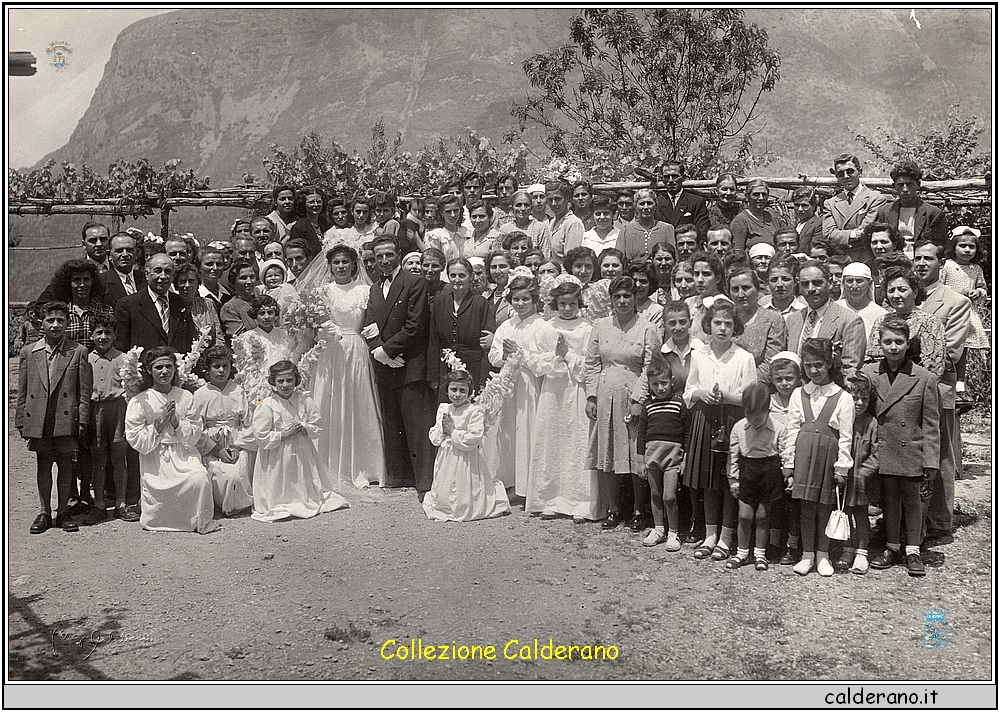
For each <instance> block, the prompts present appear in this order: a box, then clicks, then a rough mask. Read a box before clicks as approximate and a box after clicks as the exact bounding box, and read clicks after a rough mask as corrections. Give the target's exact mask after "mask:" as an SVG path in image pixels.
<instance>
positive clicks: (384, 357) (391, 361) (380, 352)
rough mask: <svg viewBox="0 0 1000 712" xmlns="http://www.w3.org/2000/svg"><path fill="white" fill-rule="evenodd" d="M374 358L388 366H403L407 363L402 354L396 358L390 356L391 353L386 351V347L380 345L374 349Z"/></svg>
mask: <svg viewBox="0 0 1000 712" xmlns="http://www.w3.org/2000/svg"><path fill="white" fill-rule="evenodd" d="M372 358H374V359H375V360H376V361H378V362H379V363H380V364H382V365H383V366H388V367H389V368H402V367H403V366H405V365H406V361H404V360H403V357H402V356H397V357H396V358H389V354H387V353H386V352H385V349H384V348H382V347H381V346H379V347H378V348H377V349H375V350H374V351H372Z"/></svg>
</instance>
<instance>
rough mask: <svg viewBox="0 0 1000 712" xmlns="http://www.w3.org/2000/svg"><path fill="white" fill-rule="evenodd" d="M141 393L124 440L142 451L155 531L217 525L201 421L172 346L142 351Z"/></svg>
mask: <svg viewBox="0 0 1000 712" xmlns="http://www.w3.org/2000/svg"><path fill="white" fill-rule="evenodd" d="M141 363H142V384H141V385H142V387H143V390H142V392H141V393H139V394H138V395H136V396H135V397H134V398H132V400H130V401H129V404H128V407H127V409H126V410H125V439H126V440H128V444H129V445H131V446H132V447H134V448H135V449H136V450H138V451H139V474H140V484H141V502H142V514H141V515H140V517H139V523H140V524H142V527H143V528H144V529H150V530H153V531H180V532H190V531H196V532H198V533H199V534H207V533H208V532H210V531H212V530H213V529H215V528H216V523H215V521H214V520H213V519H212V516H213V514H214V509H215V508H214V505H213V500H212V483H211V478H210V477H209V474H208V471H207V470H206V469H205V466H204V465H203V464H202V462H201V457H200V455H199V454H198V449H197V444H198V441H199V439H200V438H201V435H202V419H201V415H200V413H199V411H198V408H197V406H196V405H195V402H194V397H193V396H192V395H191V394H190V393H189V392H187V391H186V390H184V389H182V388H180V387H179V386H178V385H177V382H178V373H177V357H176V355H175V354H174V350H173V349H171V348H170V347H169V346H156V347H154V348H151V349H148V350H147V351H145V352H143V354H142V358H141Z"/></svg>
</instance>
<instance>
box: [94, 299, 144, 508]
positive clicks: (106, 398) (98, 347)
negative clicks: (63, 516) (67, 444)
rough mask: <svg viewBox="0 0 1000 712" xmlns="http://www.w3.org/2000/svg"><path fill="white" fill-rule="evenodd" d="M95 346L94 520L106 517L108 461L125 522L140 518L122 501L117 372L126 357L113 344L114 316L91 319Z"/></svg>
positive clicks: (121, 407) (121, 398) (124, 477)
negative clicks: (105, 487) (95, 513)
mask: <svg viewBox="0 0 1000 712" xmlns="http://www.w3.org/2000/svg"><path fill="white" fill-rule="evenodd" d="M90 328H91V338H92V339H93V340H94V350H93V351H92V352H91V353H90V355H88V356H87V360H88V361H89V362H90V367H91V369H92V370H93V372H94V389H93V395H92V398H91V407H90V454H91V457H92V458H93V471H92V473H93V474H92V476H91V481H92V482H93V484H94V507H95V509H96V510H97V521H102V520H104V519H107V518H108V506H107V502H106V500H105V498H104V483H105V479H106V478H107V465H108V464H109V462H110V465H111V477H112V479H113V481H114V483H115V518H116V519H121V520H123V521H126V522H137V521H139V514H138V513H137V512H136V511H135V509H133V508H132V507H130V506H128V505H126V504H125V490H126V485H127V482H128V470H127V469H126V466H125V450H126V447H127V445H126V443H125V390H124V388H123V387H122V379H121V376H120V375H119V372H120V371H121V366H122V360H123V359H124V357H125V354H123V353H122V352H121V351H119V350H118V349H116V348H115V347H114V342H115V320H114V319H113V318H110V317H105V316H103V315H97V316H95V317H94V318H93V320H92V321H91V325H90Z"/></svg>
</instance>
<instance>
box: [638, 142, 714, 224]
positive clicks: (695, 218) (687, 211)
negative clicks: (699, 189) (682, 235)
mask: <svg viewBox="0 0 1000 712" xmlns="http://www.w3.org/2000/svg"><path fill="white" fill-rule="evenodd" d="M662 171H663V174H662V175H663V184H664V186H665V187H666V189H667V197H666V198H663V197H657V200H656V213H655V215H656V219H657V220H662V221H663V222H665V223H668V224H670V225H673V226H674V227H675V228H677V227H680V226H681V225H683V224H684V223H694V226H695V227H697V228H698V239H699V240H700V241H702V242H704V241H705V239H706V238H707V237H708V228H709V217H708V205H707V204H706V203H705V199H704V198H702V197H700V196H697V195H695V194H694V193H688V192H687V191H685V190H684V164H683V163H681V162H680V161H667V162H666V163H664V164H663V166H662ZM651 187H653V188H655V187H656V186H655V183H654V185H653V186H651Z"/></svg>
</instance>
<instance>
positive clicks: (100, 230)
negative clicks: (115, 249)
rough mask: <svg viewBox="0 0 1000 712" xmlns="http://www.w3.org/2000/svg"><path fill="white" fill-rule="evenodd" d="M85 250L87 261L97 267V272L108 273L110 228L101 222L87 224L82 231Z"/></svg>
mask: <svg viewBox="0 0 1000 712" xmlns="http://www.w3.org/2000/svg"><path fill="white" fill-rule="evenodd" d="M82 235H83V238H82V243H83V250H84V252H86V253H87V259H88V260H90V261H91V262H93V263H94V264H95V265H97V272H98V273H99V274H102V273H104V272H107V271H108V241H109V239H110V235H111V231H110V230H108V226H107V225H105V224H104V223H99V222H93V221H90V222H87V223H86V224H85V225H84V226H83V231H82Z"/></svg>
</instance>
